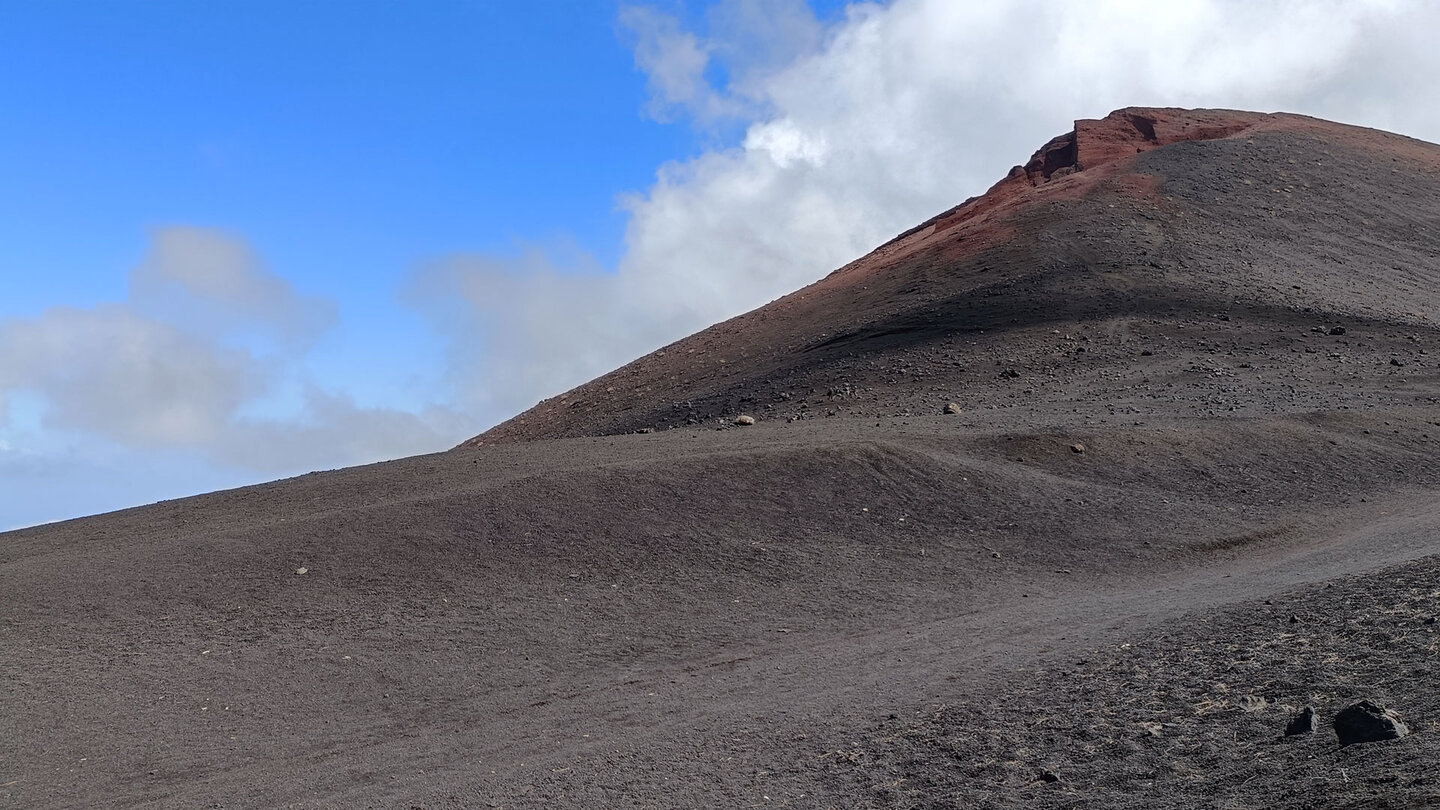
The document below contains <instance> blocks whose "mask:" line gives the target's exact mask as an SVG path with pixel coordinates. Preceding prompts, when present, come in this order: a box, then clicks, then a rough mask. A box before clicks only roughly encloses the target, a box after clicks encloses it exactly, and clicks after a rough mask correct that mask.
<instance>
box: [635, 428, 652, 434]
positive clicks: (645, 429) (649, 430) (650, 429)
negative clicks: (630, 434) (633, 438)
mask: <svg viewBox="0 0 1440 810" xmlns="http://www.w3.org/2000/svg"><path fill="white" fill-rule="evenodd" d="M635 432H636V433H654V432H655V428H648V427H647V428H640V429H639V430H637V431H635Z"/></svg>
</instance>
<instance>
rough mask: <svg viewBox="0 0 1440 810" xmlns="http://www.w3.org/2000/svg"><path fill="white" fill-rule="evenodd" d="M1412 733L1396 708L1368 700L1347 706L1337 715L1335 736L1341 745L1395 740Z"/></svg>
mask: <svg viewBox="0 0 1440 810" xmlns="http://www.w3.org/2000/svg"><path fill="white" fill-rule="evenodd" d="M1409 733H1410V729H1409V728H1406V726H1405V724H1404V723H1403V722H1401V720H1400V715H1398V714H1396V713H1395V710H1394V709H1387V708H1385V707H1383V706H1377V705H1376V704H1374V703H1371V702H1370V701H1368V700H1362V701H1360V702H1359V703H1355V704H1352V705H1350V706H1346V707H1345V708H1344V709H1342V710H1341V711H1340V713H1339V714H1337V715H1335V736H1337V737H1339V738H1340V745H1342V746H1345V745H1354V744H1356V743H1367V742H1380V741H1381V740H1395V739H1399V738H1401V737H1404V736H1405V735H1407V734H1409Z"/></svg>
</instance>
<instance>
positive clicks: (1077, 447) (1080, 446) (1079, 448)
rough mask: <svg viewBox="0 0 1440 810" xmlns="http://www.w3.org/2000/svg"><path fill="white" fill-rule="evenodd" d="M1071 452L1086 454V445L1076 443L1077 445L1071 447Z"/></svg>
mask: <svg viewBox="0 0 1440 810" xmlns="http://www.w3.org/2000/svg"><path fill="white" fill-rule="evenodd" d="M1070 452H1072V453H1083V452H1085V445H1083V444H1081V443H1080V442H1076V443H1074V444H1072V445H1070Z"/></svg>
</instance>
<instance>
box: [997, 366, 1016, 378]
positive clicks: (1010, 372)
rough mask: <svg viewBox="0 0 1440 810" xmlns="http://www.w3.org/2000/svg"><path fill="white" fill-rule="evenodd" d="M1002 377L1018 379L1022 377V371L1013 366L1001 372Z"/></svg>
mask: <svg viewBox="0 0 1440 810" xmlns="http://www.w3.org/2000/svg"><path fill="white" fill-rule="evenodd" d="M1000 377H1001V378H1002V379H1006V380H1018V379H1020V372H1018V371H1016V370H1015V369H1013V368H1007V369H1005V370H1004V371H1002V372H1000Z"/></svg>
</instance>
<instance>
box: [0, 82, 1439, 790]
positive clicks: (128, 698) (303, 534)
mask: <svg viewBox="0 0 1440 810" xmlns="http://www.w3.org/2000/svg"><path fill="white" fill-rule="evenodd" d="M1133 116H1141V117H1143V118H1144V119H1145V120H1146V121H1149V122H1150V123H1149V124H1148V127H1149V129H1150V130H1153V133H1154V140H1151V139H1150V137H1149V136H1148V135H1147V131H1148V130H1147V127H1146V126H1144V125H1136V124H1135V123H1134V122H1133V121H1132V120H1131V119H1132V117H1133ZM1126 127H1129V130H1128V131H1127V130H1126ZM1132 133H1134V134H1132ZM1200 133H1204V134H1205V135H1206V137H1209V136H1225V137H1209V139H1204V138H1202V137H1201V135H1200ZM1074 138H1075V139H1076V144H1077V145H1076V146H1075V149H1074V151H1075V154H1076V164H1073V165H1078V166H1079V170H1078V171H1073V172H1063V171H1059V169H1063V168H1064V164H1065V161H1064V160H1063V159H1062V158H1063V154H1061V155H1060V156H1058V157H1054V158H1053V159H1052V160H1051V161H1050V163H1049V164H1048V166H1049V167H1050V168H1049V170H1048V172H1049V178H1048V180H1047V179H1046V178H1045V174H1046V171H1047V169H1046V166H1047V163H1046V156H1045V154H1044V152H1045V150H1042V154H1041V155H1039V160H1040V163H1039V164H1038V167H1039V175H1038V176H1039V178H1040V179H1039V180H1036V179H1035V177H1034V176H1032V175H1031V173H1030V172H1031V171H1034V170H1035V169H1034V168H1033V167H1034V166H1035V165H1037V164H1035V162H1034V161H1032V162H1031V163H1032V168H1030V169H1026V168H1024V167H1022V169H1021V170H1020V171H1021V173H1020V174H1019V175H1012V176H1011V178H1009V179H1008V180H1006V181H1004V182H1002V184H1001V186H999V187H997V189H998V191H997V192H995V193H996V197H995V199H994V200H991V201H986V200H984V199H983V198H982V200H981V201H979V202H972V203H969V204H967V206H962V207H960V208H959V209H956V210H955V211H952V212H947V214H945V215H942V217H941V218H939V219H937V220H936V221H932V222H931V223H927V225H926V226H924V227H923V228H921V229H920V230H917V231H915V232H913V233H911V234H909V235H906V236H902V237H901V238H900V239H899V240H897V241H896V242H894V243H892V244H890V245H888V246H886V247H883V248H881V249H880V250H878V251H877V252H876V253H875V254H873V255H872V256H869V257H866V258H865V259H862V260H860V261H859V262H857V263H855V264H852V265H850V266H849V267H847V268H842V269H841V270H840V271H837V272H836V273H835V274H832V275H831V276H830V277H828V278H826V279H824V280H822V281H820V282H818V283H817V284H815V285H812V286H810V287H807V288H806V289H804V290H801V291H799V292H797V293H795V294H794V295H792V296H789V297H787V298H785V299H782V300H780V301H778V302H776V303H774V304H772V305H770V306H768V307H765V308H762V309H760V310H757V311H755V312H752V313H749V314H748V315H745V316H742V317H740V318H737V319H734V320H732V321H729V322H726V323H723V324H720V325H717V326H715V327H713V328H711V329H708V330H706V331H704V332H702V333H700V334H698V335H696V336H694V337H691V338H688V339H686V340H684V341H681V342H679V343H676V344H674V345H673V346H670V347H667V348H666V349H665V350H663V351H661V352H657V353H655V354H652V355H650V356H647V357H645V358H642V359H640V360H637V361H636V362H634V363H631V364H629V365H627V366H625V367H624V368H621V369H619V370H617V371H616V372H614V373H612V374H610V375H607V376H606V377H603V378H601V379H599V380H597V381H595V382H592V383H589V384H587V385H585V386H581V387H580V388H578V389H576V390H575V391H572V392H570V393H569V394H567V395H565V396H562V397H557V398H556V399H554V400H551V401H547V402H545V403H541V405H539V406H537V408H536V409H534V410H532V411H529V412H527V413H525V414H522V415H520V416H518V417H517V418H516V419H514V420H512V421H510V422H508V423H506V424H504V425H501V426H500V427H498V428H496V429H494V430H492V431H490V432H488V433H486V434H484V435H483V436H482V437H479V439H478V440H477V441H474V442H471V443H467V446H465V447H462V448H458V449H456V450H454V451H452V452H449V453H443V454H438V455H433V456H423V457H416V458H411V459H404V460H401V461H396V462H391V463H387V464H380V465H373V466H369V467H361V468H354V469H347V470H337V471H333V472H326V473H317V474H312V475H309V476H304V477H301V478H296V479H291V480H288V481H281V482H277V483H274V484H268V485H264V486H259V487H251V488H247V489H241V490H234V491H229V492H220V493H214V494H211V495H206V496H202V497H199V498H191V499H186V500H181V501H173V502H167V503H161V504H156V505H153V506H149V507H145V508H141V509H134V510H128V511H124V512H117V513H113V514H109V515H101V516H98V517H93V518H86V519H82V520H76V521H70V522H67V523H62V524H55V525H52V526H45V527H39V528H35V529H29V530H24V531H19V532H11V533H7V534H3V535H0V649H3V651H4V655H3V657H0V683H3V684H4V689H3V690H0V806H7V807H16V808H51V807H55V808H61V807H97V806H100V807H336V808H349V807H404V808H413V807H422V808H461V807H466V808H468V807H575V808H595V807H616V808H680V807H696V808H699V807H762V806H772V807H796V808H800V807H807V808H808V807H817V808H854V807H895V808H971V807H995V808H999V807H1054V808H1060V807H1160V808H1190V807H1257V808H1258V807H1266V808H1269V807H1294V808H1312V807H1397V808H1398V807H1420V806H1428V805H1427V804H1426V803H1427V802H1430V803H1433V802H1435V801H1440V798H1436V797H1440V783H1437V782H1436V779H1435V777H1434V775H1433V774H1432V773H1431V771H1432V770H1433V768H1432V767H1431V765H1432V764H1433V763H1434V762H1436V761H1440V696H1437V692H1436V691H1435V689H1434V683H1435V678H1436V675H1437V666H1440V636H1437V633H1436V624H1435V623H1434V620H1435V619H1436V617H1437V613H1440V607H1437V598H1440V498H1437V491H1440V465H1437V464H1436V463H1435V458H1436V455H1437V451H1440V371H1437V358H1440V330H1437V328H1436V326H1435V325H1434V324H1435V322H1436V319H1440V163H1437V160H1440V148H1437V147H1435V146H1432V145H1429V144H1422V143H1419V142H1415V141H1410V140H1407V139H1404V138H1399V137H1397V136H1392V135H1386V134H1383V133H1375V132H1370V131H1367V130H1358V129H1354V128H1351V127H1343V126H1339V125H1335V124H1328V123H1325V122H1319V121H1313V120H1310V119H1304V118H1300V117H1297V116H1285V115H1274V116H1264V115H1256V114H1248V113H1247V114H1238V113H1228V112H1193V113H1192V112H1185V111H1170V110H1127V111H1121V112H1120V113H1117V114H1114V115H1112V116H1109V117H1108V118H1106V119H1104V120H1103V121H1100V122H1080V123H1079V124H1077V127H1076V133H1075V135H1074ZM1137 138H1138V140H1137ZM1057 144H1058V146H1057ZM1066 148H1067V147H1065V146H1064V144H1063V142H1061V141H1056V142H1052V144H1051V145H1050V146H1048V147H1047V150H1049V152H1050V153H1051V154H1052V155H1055V154H1056V153H1057V152H1059V153H1063V152H1064V151H1065V149H1066ZM1021 177H1023V178H1024V179H1023V183H1022V181H1021V179H1020V178H1021ZM1007 184H1008V185H1007ZM937 222H941V223H942V224H945V225H946V227H935V226H936V223H937ZM1332 327H1344V329H1345V332H1344V333H1343V334H1330V330H1331V328H1332ZM948 402H956V403H958V404H960V405H961V406H962V408H963V412H962V413H960V414H958V415H944V414H942V412H941V411H942V408H943V406H944V405H945V404H946V403H948ZM741 413H745V414H750V415H753V416H754V417H756V419H757V424H756V425H754V426H753V427H745V428H738V427H734V426H733V425H732V421H733V417H734V416H736V415H738V414H741ZM641 430H647V431H649V432H646V433H637V431H641ZM1077 444H1079V445H1083V446H1084V450H1083V452H1076V450H1075V449H1074V446H1075V445H1077ZM301 568H304V569H305V573H303V574H301V573H297V572H298V571H299V570H300V569H301ZM1292 618H1293V621H1292ZM1362 697H1363V698H1369V699H1372V700H1376V701H1378V702H1381V703H1384V704H1386V705H1389V706H1393V707H1394V708H1396V709H1397V710H1398V711H1399V712H1400V713H1401V715H1402V716H1403V717H1404V718H1405V720H1406V722H1407V723H1408V724H1409V725H1410V727H1411V728H1412V729H1413V730H1414V731H1415V733H1414V734H1413V735H1411V736H1409V737H1406V738H1404V739H1401V740H1397V741H1392V742H1386V743H1377V744H1370V745H1359V746H1352V747H1350V748H1346V749H1343V750H1342V749H1340V748H1339V746H1338V744H1337V742H1336V740H1335V738H1334V736H1333V734H1330V733H1329V731H1328V726H1327V725H1326V724H1327V723H1328V721H1329V718H1331V717H1333V715H1334V713H1335V711H1336V710H1338V709H1339V708H1341V707H1342V706H1343V705H1344V704H1345V703H1346V702H1347V701H1350V700H1354V699H1359V698H1362ZM1306 704H1310V705H1315V706H1316V707H1317V709H1318V710H1319V712H1320V714H1321V718H1322V730H1321V732H1320V733H1318V734H1316V735H1313V736H1310V737H1305V738H1291V739H1282V737H1281V733H1282V731H1283V730H1284V727H1285V724H1286V722H1287V721H1288V719H1289V716H1290V713H1291V711H1292V710H1293V709H1294V708H1296V707H1299V706H1301V705H1306ZM1047 773H1048V774H1051V775H1053V776H1054V777H1055V779H1054V780H1053V781H1047V780H1046V779H1045V778H1044V776H1045V774H1047Z"/></svg>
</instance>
